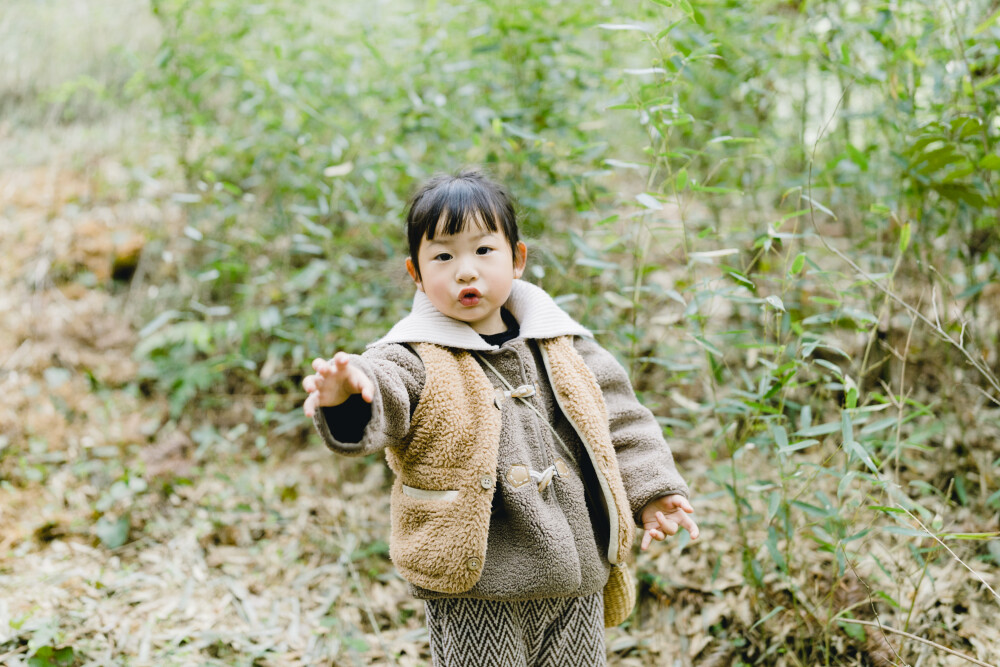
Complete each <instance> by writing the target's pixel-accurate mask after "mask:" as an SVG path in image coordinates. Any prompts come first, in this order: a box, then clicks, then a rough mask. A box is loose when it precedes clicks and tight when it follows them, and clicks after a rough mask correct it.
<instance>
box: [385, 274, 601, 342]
mask: <svg viewBox="0 0 1000 667" xmlns="http://www.w3.org/2000/svg"><path fill="white" fill-rule="evenodd" d="M504 306H505V307H506V308H507V310H509V311H510V313H511V315H513V316H514V319H516V320H517V323H518V325H520V327H521V338H555V337H556V336H586V337H588V338H592V337H593V334H591V333H590V332H589V331H587V329H585V328H584V327H583V326H581V325H580V324H578V323H577V322H576V321H575V320H574V319H573V318H572V317H570V316H569V315H567V314H566V313H565V311H563V309H562V308H560V307H559V305H558V304H556V302H555V301H554V300H553V299H552V297H551V296H549V295H548V293H547V292H546V291H545V290H543V289H542V288H540V287H536V286H535V285H532V284H531V283H527V282H524V281H523V280H515V281H514V284H513V286H512V288H511V291H510V297H509V298H508V299H507V302H506V303H505V304H504ZM387 343H435V344H437V345H444V346H446V347H457V348H462V349H465V350H496V349H499V347H498V346H496V345H490V344H489V343H487V342H486V341H485V340H483V339H482V337H481V336H480V335H479V334H478V333H476V331H475V329H473V328H472V327H470V326H469V325H468V324H466V323H465V322H462V321H460V320H456V319H453V318H451V317H448V316H447V315H445V314H444V313H442V312H441V311H439V310H438V309H437V308H435V307H434V305H433V304H432V303H431V301H430V299H428V298H427V295H426V294H424V293H423V292H421V291H420V290H417V293H416V294H415V295H414V297H413V309H412V310H411V311H410V314H409V315H407V316H406V317H404V318H403V319H401V320H400V321H399V322H397V323H396V326H394V327H393V328H392V329H390V330H389V333H387V334H386V335H385V336H383V337H382V338H380V339H379V340H377V341H375V342H374V343H371V344H370V345H368V347H374V346H376V345H385V344H387Z"/></svg>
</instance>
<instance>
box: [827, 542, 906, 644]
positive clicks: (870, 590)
mask: <svg viewBox="0 0 1000 667" xmlns="http://www.w3.org/2000/svg"><path fill="white" fill-rule="evenodd" d="M840 549H841V551H843V552H844V559H845V560H847V564H848V565H850V566H851V572H853V573H854V576H855V577H857V579H858V581H860V582H861V585H862V586H864V587H865V590H866V591H867V592H868V604H869V606H871V608H872V613H873V614H875V620H876V622H877V624H878V625H877V627H878V630H879V632H880V633H882V639H883V640H885V644H886V646H888V647H889V648H890V649H892V653H893V655H895V656H896V660H899V661H900V662H903V663H905V662H906V661H905V660H903V658H902V657H901V656H900V655H899V651H897V650H896V647H895V646H893V645H892V644H891V643H890V642H889V638H888V637H886V636H885V629H884V626H883V625H882V618H881V617H880V616H879V615H878V609H876V608H875V600H874V599H872V589H871V586H869V585H868V582H867V581H865V580H864V579H862V578H861V575H860V574H858V571H857V570H856V569H855V568H854V561H852V560H851V557H850V556H848V555H847V549H845V548H844V545H843V544H841V545H840Z"/></svg>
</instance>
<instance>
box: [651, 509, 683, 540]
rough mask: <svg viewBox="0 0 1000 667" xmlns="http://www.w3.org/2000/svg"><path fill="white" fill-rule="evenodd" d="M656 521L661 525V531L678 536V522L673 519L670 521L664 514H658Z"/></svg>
mask: <svg viewBox="0 0 1000 667" xmlns="http://www.w3.org/2000/svg"><path fill="white" fill-rule="evenodd" d="M656 520H657V521H658V522H659V523H660V529H661V530H662V531H663V532H664V533H666V534H667V535H676V534H677V528H678V526H677V522H675V521H674V520H672V519H668V518H667V517H666V516H665V515H664V514H663V512H657V513H656Z"/></svg>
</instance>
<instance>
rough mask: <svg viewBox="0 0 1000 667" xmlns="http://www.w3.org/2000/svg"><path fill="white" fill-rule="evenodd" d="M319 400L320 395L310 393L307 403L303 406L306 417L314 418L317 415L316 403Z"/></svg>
mask: <svg viewBox="0 0 1000 667" xmlns="http://www.w3.org/2000/svg"><path fill="white" fill-rule="evenodd" d="M318 400H319V394H316V393H310V394H309V396H308V397H307V398H306V400H305V403H303V404H302V411H303V412H305V413H306V417H312V416H313V415H314V414H316V403H317V401H318Z"/></svg>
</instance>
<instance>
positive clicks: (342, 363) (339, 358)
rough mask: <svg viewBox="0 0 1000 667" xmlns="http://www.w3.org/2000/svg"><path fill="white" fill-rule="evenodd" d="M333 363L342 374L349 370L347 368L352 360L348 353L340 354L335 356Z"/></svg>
mask: <svg viewBox="0 0 1000 667" xmlns="http://www.w3.org/2000/svg"><path fill="white" fill-rule="evenodd" d="M331 361H333V365H334V368H335V370H337V371H338V372H341V373H342V372H344V371H345V370H347V366H348V364H349V363H350V362H351V358H350V357H349V356H348V355H347V353H346V352H338V353H337V354H335V355H333V359H332V360H331Z"/></svg>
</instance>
